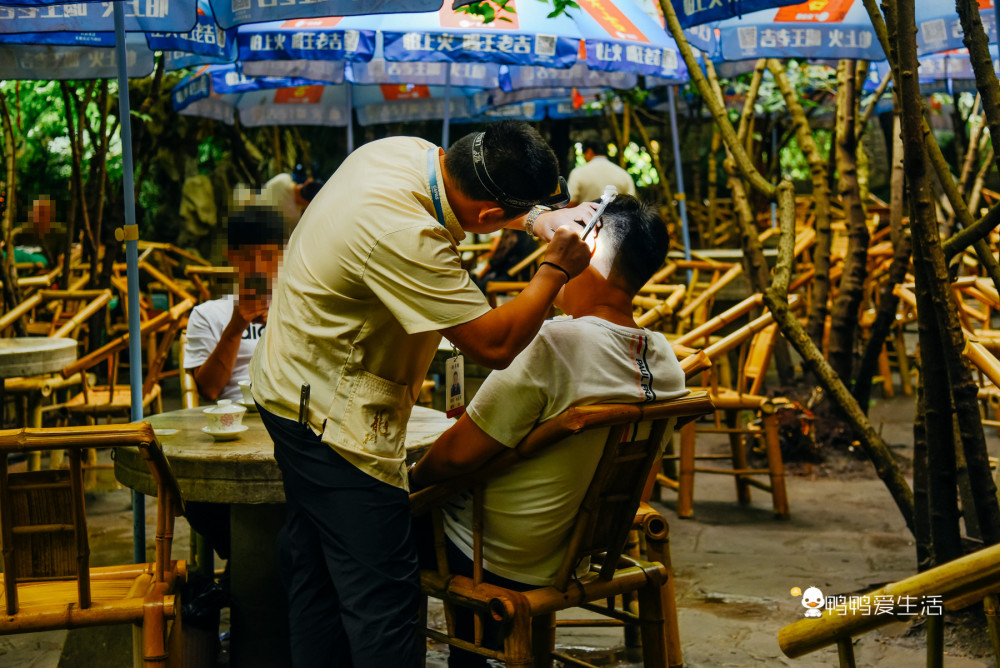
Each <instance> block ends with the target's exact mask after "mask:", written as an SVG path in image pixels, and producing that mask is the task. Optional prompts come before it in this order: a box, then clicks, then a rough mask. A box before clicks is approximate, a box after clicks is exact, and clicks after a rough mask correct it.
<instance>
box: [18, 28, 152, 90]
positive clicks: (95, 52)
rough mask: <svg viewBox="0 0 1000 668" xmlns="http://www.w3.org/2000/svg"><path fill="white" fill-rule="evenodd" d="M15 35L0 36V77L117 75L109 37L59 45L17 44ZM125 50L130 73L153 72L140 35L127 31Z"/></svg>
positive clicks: (97, 77) (44, 78) (71, 77)
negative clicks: (92, 42) (85, 43)
mask: <svg viewBox="0 0 1000 668" xmlns="http://www.w3.org/2000/svg"><path fill="white" fill-rule="evenodd" d="M53 34H61V33H53ZM80 34H81V35H86V34H87V33H80ZM90 34H92V33H90ZM10 37H14V39H13V40H11V39H9V38H10ZM17 37H18V36H9V35H5V36H3V39H0V79H28V80H31V79H33V80H49V79H113V78H114V77H115V76H117V72H118V54H117V53H116V50H115V48H114V41H113V40H112V44H111V46H78V45H70V46H61V45H58V44H46V45H39V44H20V43H18V42H17V41H16V38H17ZM125 54H126V58H127V60H126V62H127V65H128V71H129V74H130V75H131V76H132V77H145V76H149V75H150V74H151V73H152V72H153V67H154V65H155V59H154V57H153V52H152V51H151V50H150V49H149V46H147V44H146V40H145V38H144V37H143V36H142V35H130V36H129V37H128V38H127V39H126V42H125Z"/></svg>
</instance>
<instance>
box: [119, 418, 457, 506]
mask: <svg viewBox="0 0 1000 668" xmlns="http://www.w3.org/2000/svg"><path fill="white" fill-rule="evenodd" d="M205 408H206V407H205V406H201V407H198V408H188V409H184V410H179V411H170V412H168V413H161V414H159V415H151V416H150V417H148V418H146V419H147V420H148V421H149V423H150V424H152V425H153V430H154V431H156V432H157V434H158V437H159V439H160V444H161V445H162V447H163V452H164V454H165V455H166V457H167V460H168V461H169V462H170V468H171V470H172V471H173V473H174V476H175V477H176V478H177V482H178V483H179V484H180V488H181V496H182V498H184V499H185V500H190V501H208V502H212V503H284V501H285V493H284V490H283V489H282V486H281V471H280V470H279V469H278V463H277V462H276V461H275V460H274V443H273V442H272V441H271V437H270V435H268V433H267V429H265V428H264V423H263V422H262V421H261V419H260V415H259V414H258V413H256V412H248V413H247V414H246V415H244V417H243V424H244V425H246V426H247V427H249V429H247V431H245V432H243V433H242V434H241V435H240V436H239V438H237V439H236V440H233V441H222V442H218V443H217V442H215V441H214V440H213V439H212V437H211V436H209V435H208V434H206V433H204V432H202V431H201V428H202V427H204V426H205V425H206V424H207V423H208V420H207V419H206V416H205V415H204V414H203V413H202V411H204V410H205ZM454 422H455V421H454V420H452V419H450V418H448V417H447V416H445V414H444V413H442V412H441V411H436V410H432V409H430V408H424V407H422V406H414V407H413V412H412V413H411V414H410V421H409V422H408V423H407V425H406V450H407V459H411V460H412V459H413V458H415V457H418V456H419V454H420V453H422V452H423V450H425V449H426V448H427V447H428V446H430V445H431V444H432V443H434V441H435V440H436V439H437V437H438V436H440V435H441V433H442V432H443V431H444V430H445V429H447V428H448V427H450V426H451V425H452V424H454ZM168 429H176V430H177V432H176V433H174V434H172V435H166V434H165V431H164V430H168ZM115 477H116V478H117V479H118V481H119V482H120V483H122V484H123V485H125V486H126V487H130V488H132V489H135V490H137V491H139V492H142V493H143V494H146V495H148V496H153V495H155V494H156V484H155V483H154V482H153V478H152V476H151V475H150V473H149V469H148V468H147V466H146V463H145V461H144V460H143V459H142V456H141V455H140V454H139V449H138V448H116V449H115Z"/></svg>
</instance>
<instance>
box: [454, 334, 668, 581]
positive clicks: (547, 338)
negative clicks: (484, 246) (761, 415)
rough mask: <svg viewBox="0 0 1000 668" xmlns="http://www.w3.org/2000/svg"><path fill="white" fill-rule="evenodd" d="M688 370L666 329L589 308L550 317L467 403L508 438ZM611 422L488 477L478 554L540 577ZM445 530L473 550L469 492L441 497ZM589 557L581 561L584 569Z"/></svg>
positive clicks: (661, 387)
mask: <svg viewBox="0 0 1000 668" xmlns="http://www.w3.org/2000/svg"><path fill="white" fill-rule="evenodd" d="M686 392H687V390H686V389H685V388H684V373H683V371H681V368H680V364H678V362H677V357H676V356H675V355H674V351H673V349H672V348H671V347H670V344H669V343H668V342H667V340H666V338H665V337H664V336H663V334H660V333H658V332H651V331H648V330H645V329H634V328H630V327H622V326H620V325H615V324H613V323H610V322H608V321H606V320H602V319H600V318H596V317H593V316H587V317H584V318H579V319H576V320H574V319H572V318H556V319H555V320H550V321H547V322H546V323H545V324H543V325H542V328H541V330H540V331H539V333H538V336H536V337H535V339H534V340H533V341H532V342H531V343H530V344H529V345H528V347H527V348H525V349H524V351H523V352H522V353H521V354H520V355H518V356H517V358H516V359H515V360H514V362H513V363H512V364H511V365H510V366H509V367H507V368H506V369H504V370H502V371H494V372H492V373H491V374H490V375H489V377H487V379H486V381H485V382H484V383H483V386H482V388H480V390H479V392H477V393H476V396H475V398H474V399H473V401H472V403H471V404H470V405H469V408H468V413H469V417H470V418H471V419H472V421H473V422H475V423H476V424H477V425H478V426H479V427H480V428H481V429H482V430H483V431H484V432H486V433H487V434H489V435H490V436H491V437H493V438H495V439H496V440H498V441H500V442H501V443H503V444H504V445H506V446H507V447H511V448H512V447H515V446H516V445H517V444H518V443H519V442H520V441H521V439H523V438H524V437H525V436H526V435H527V434H528V432H530V431H531V430H532V429H534V428H535V426H536V425H538V424H539V423H541V422H544V421H546V420H548V419H550V418H552V417H555V416H556V415H558V414H559V413H561V412H563V411H564V410H566V409H567V408H570V407H572V406H581V405H588V404H596V403H639V402H644V401H660V400H664V399H671V398H674V397H679V396H682V395H684V394H685V393H686ZM606 438H607V430H606V429H605V430H594V431H589V432H585V433H583V434H579V435H576V436H571V437H569V438H566V439H564V440H563V441H560V442H559V443H556V444H554V445H552V446H551V447H549V448H546V449H545V450H543V451H542V452H541V453H540V454H539V455H538V456H537V457H533V458H531V459H528V460H525V461H523V462H519V463H518V464H515V465H514V466H513V467H511V468H510V469H508V470H507V471H505V472H504V473H502V474H500V475H499V476H497V477H496V478H493V479H491V480H490V481H489V482H488V483H487V484H486V488H485V491H484V495H483V500H484V514H483V521H484V539H483V558H484V561H485V566H486V568H487V570H489V571H490V572H491V573H495V574H496V575H499V576H502V577H505V578H509V579H511V580H516V581H518V582H524V583H526V584H530V585H538V586H545V585H549V584H551V583H552V582H553V580H554V578H555V574H556V571H557V569H558V568H559V565H560V564H561V562H562V559H563V556H564V554H565V551H566V548H567V544H568V541H569V532H570V530H571V529H572V523H573V520H574V519H575V516H576V511H577V510H578V509H579V506H580V503H581V502H582V501H583V497H584V494H585V493H586V491H587V487H588V486H589V484H590V480H591V478H592V477H593V475H594V471H595V470H596V469H597V464H598V462H599V461H600V458H601V454H602V452H603V449H604V443H605V439H606ZM444 527H445V533H446V534H447V536H448V538H449V539H450V540H451V541H452V542H453V543H455V545H456V546H457V547H458V548H459V549H460V550H461V551H462V552H464V553H465V554H466V556H468V557H470V558H471V557H472V495H471V494H463V495H460V496H459V497H457V498H456V499H454V500H452V501H451V502H449V503H448V504H447V505H446V506H445V518H444ZM586 566H587V565H586V564H582V565H581V570H582V571H585V570H586Z"/></svg>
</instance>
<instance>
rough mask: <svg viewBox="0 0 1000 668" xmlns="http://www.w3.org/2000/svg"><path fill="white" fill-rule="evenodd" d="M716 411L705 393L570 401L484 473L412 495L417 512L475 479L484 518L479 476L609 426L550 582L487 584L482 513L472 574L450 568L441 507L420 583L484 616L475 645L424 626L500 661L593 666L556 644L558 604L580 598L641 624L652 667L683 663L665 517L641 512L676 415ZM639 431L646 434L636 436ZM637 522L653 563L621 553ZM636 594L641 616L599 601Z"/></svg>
mask: <svg viewBox="0 0 1000 668" xmlns="http://www.w3.org/2000/svg"><path fill="white" fill-rule="evenodd" d="M711 410H712V403H711V400H710V399H709V397H708V395H707V394H706V393H693V394H689V395H688V396H685V397H681V398H680V399H675V400H673V401H663V402H656V403H651V404H605V405H594V406H579V407H576V408H571V409H569V410H567V411H564V412H563V413H561V414H560V415H558V416H556V417H554V418H552V419H551V420H549V421H547V422H545V423H543V424H541V425H539V426H538V427H536V428H535V429H534V430H533V431H532V432H531V433H530V434H528V435H527V436H526V437H525V438H524V440H523V441H522V442H521V443H520V444H519V445H518V446H517V447H516V448H514V449H511V450H509V451H507V452H504V453H501V454H500V455H498V456H497V457H496V458H494V459H493V460H491V461H490V462H489V463H488V464H486V465H485V466H484V467H482V468H481V469H479V470H478V471H476V472H474V473H472V474H470V475H468V476H463V477H462V478H461V479H459V480H453V481H449V482H448V483H445V484H441V485H436V486H434V487H430V488H428V489H425V490H422V491H420V492H417V493H415V494H413V495H411V497H410V499H411V506H412V509H413V513H414V514H415V515H420V514H423V513H425V512H427V511H429V510H430V509H432V508H436V507H437V506H438V505H440V504H441V503H442V502H443V501H445V500H446V499H448V498H449V497H451V496H453V495H454V494H456V493H458V492H460V491H463V490H464V489H467V488H469V487H474V486H476V487H477V489H476V491H475V492H474V497H473V499H474V500H473V504H474V514H475V516H476V517H479V518H482V503H483V499H482V496H483V495H482V484H483V483H484V482H485V481H486V480H488V479H489V477H490V476H492V475H495V474H496V473H497V472H499V471H502V470H504V469H506V468H507V467H509V466H511V465H513V464H515V463H517V462H518V461H520V460H521V459H523V458H527V457H531V456H533V455H534V454H536V453H537V452H538V451H539V450H541V449H543V448H545V447H548V446H550V445H553V444H555V443H558V442H559V441H561V440H562V439H564V438H566V437H567V436H570V435H573V434H578V433H580V432H582V431H585V430H590V429H600V430H607V436H606V440H605V446H604V454H603V456H602V458H601V461H600V463H599V464H598V467H597V470H596V472H595V474H594V477H593V479H592V480H591V481H590V483H589V487H588V489H587V494H586V496H585V498H584V501H583V503H582V504H581V506H580V512H579V514H578V515H577V518H576V522H575V525H574V527H573V530H572V532H571V534H570V536H571V538H570V542H569V548H568V549H567V552H566V556H565V558H564V559H563V562H562V565H561V567H560V569H559V572H558V574H557V577H556V582H555V584H554V585H552V586H550V587H538V588H536V589H531V590H529V591H525V592H517V591H512V590H508V589H503V588H500V587H496V586H494V585H489V584H485V583H483V582H482V569H483V566H482V532H484V531H489V527H488V526H487V527H483V526H482V522H481V520H480V521H479V522H478V524H479V526H478V527H477V528H476V533H477V538H476V539H474V548H473V551H474V557H473V563H474V564H475V567H474V568H475V572H474V575H473V577H472V578H468V577H463V576H459V575H451V574H450V573H449V572H448V570H447V562H446V560H445V558H444V537H443V528H442V522H441V516H440V510H439V509H437V510H435V537H436V543H437V547H438V567H439V570H438V571H422V572H421V587H422V591H423V593H424V595H426V596H432V597H434V598H438V599H441V600H442V601H443V602H444V603H445V606H446V611H447V610H449V609H450V606H456V605H457V606H462V607H466V608H470V609H472V610H473V611H474V612H475V613H476V615H477V616H478V617H479V619H480V621H477V629H479V631H477V639H476V640H475V642H472V643H469V642H467V641H463V640H460V639H458V638H456V637H454V635H453V633H452V632H451V630H450V627H451V624H450V623H449V632H448V633H441V632H439V631H436V630H434V629H430V628H427V629H425V634H426V635H427V636H428V637H429V638H432V639H435V640H438V641H440V642H445V643H447V644H449V645H452V646H455V647H461V648H464V649H467V650H469V651H472V652H475V653H477V654H481V655H484V656H488V657H491V658H494V659H499V660H501V661H504V662H506V665H507V666H508V667H510V668H515V667H517V668H527V667H532V666H533V667H536V668H541V667H542V666H550V665H552V660H553V659H559V660H562V661H564V662H568V661H572V663H573V664H574V665H581V666H590V665H591V664H588V663H585V662H581V661H580V660H579V659H574V658H571V657H567V656H566V655H564V654H562V653H560V652H557V651H556V650H555V626H556V622H555V614H556V612H557V611H559V610H565V609H568V608H572V607H578V606H580V607H586V608H587V609H588V610H591V611H593V612H598V613H602V614H605V615H608V616H610V617H611V618H612V619H617V620H624V623H625V624H627V625H632V626H639V627H640V628H641V631H642V643H643V648H642V649H643V656H644V661H645V665H646V666H651V667H652V666H680V665H682V661H681V648H680V642H679V633H678V630H677V613H676V606H675V602H674V592H673V573H672V572H671V569H670V553H669V544H668V535H667V534H668V527H667V523H666V520H664V519H663V517H662V516H661V515H659V513H656V512H655V511H652V510H651V509H645V512H643V513H637V511H638V510H639V505H640V499H641V495H642V493H643V490H644V488H645V486H646V481H647V479H648V478H649V476H650V473H651V471H652V469H653V466H654V465H655V464H656V462H657V461H658V459H659V457H660V455H661V454H662V452H663V444H664V441H665V437H666V434H667V432H668V430H669V429H670V426H671V422H674V421H676V422H684V421H686V420H690V419H693V418H695V417H697V416H699V415H704V414H707V413H709V412H711ZM633 428H635V429H634V430H633ZM630 433H631V434H633V436H632V438H631V440H629V438H628V434H630ZM639 433H642V434H644V436H643V437H639V436H637V434H639ZM633 526H637V527H638V528H640V530H643V531H644V532H645V535H646V540H647V550H648V555H649V558H650V559H651V561H638V560H636V559H632V558H629V557H626V556H624V555H623V549H624V548H625V544H626V540H627V538H628V535H629V532H630V531H631V529H632V527H633ZM587 557H590V558H591V559H592V563H591V570H590V572H589V573H588V574H587V575H585V576H584V577H583V578H581V579H579V580H576V579H574V578H573V577H572V575H573V572H574V570H575V567H576V565H577V564H579V563H580V561H581V560H582V559H584V558H587ZM629 592H638V596H639V611H638V614H634V613H629V612H625V611H621V610H617V609H613V607H612V606H610V605H598V604H595V603H593V602H594V601H601V600H603V599H613V598H614V597H616V596H618V595H622V594H627V593H629ZM486 615H490V616H492V617H493V618H494V619H496V620H497V621H501V622H504V623H505V627H504V628H505V633H506V636H505V638H504V639H503V649H502V650H500V651H495V650H491V649H488V648H486V647H484V646H483V641H482V634H481V620H482V619H483V618H484V617H485V616H486ZM448 617H449V619H450V614H449V615H448Z"/></svg>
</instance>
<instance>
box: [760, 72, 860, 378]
mask: <svg viewBox="0 0 1000 668" xmlns="http://www.w3.org/2000/svg"><path fill="white" fill-rule="evenodd" d="M767 67H768V69H769V70H771V74H772V75H774V81H775V83H777V84H778V87H779V88H780V89H781V95H782V97H784V99H785V106H786V107H787V108H788V113H789V115H790V116H791V118H792V122H793V123H794V124H795V137H796V139H797V140H798V142H799V148H800V149H802V152H803V153H804V154H805V156H806V160H807V161H808V163H809V175H810V177H811V178H812V186H813V199H814V200H815V202H816V204H815V208H814V212H815V214H816V224H815V230H816V246H815V248H814V249H813V266H814V267H815V268H816V276H815V278H813V296H812V308H811V310H810V311H809V320H808V323H807V325H806V331H807V332H809V338H811V339H812V340H813V342H814V343H815V344H816V345H817V346H818V347H819V348H820V349H822V347H823V330H824V328H825V327H826V316H827V300H828V299H829V295H830V189H829V183H828V181H827V168H826V163H825V162H824V160H823V156H822V155H820V152H819V148H817V146H816V141H815V139H813V134H812V130H811V129H810V127H809V121H808V119H807V118H806V114H805V111H803V109H802V104H801V103H800V102H799V96H798V93H797V92H796V91H795V89H794V88H792V84H791V82H789V80H788V77H787V76H786V75H785V67H784V65H782V64H781V62H780V61H778V60H776V59H774V58H771V59H769V60H768V61H767ZM848 377H849V376H848Z"/></svg>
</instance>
